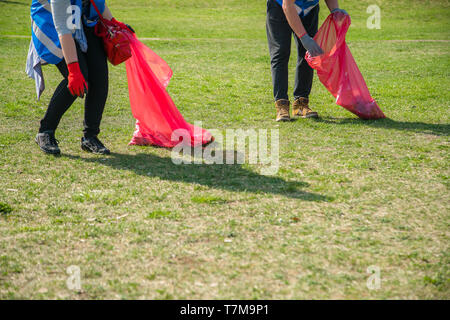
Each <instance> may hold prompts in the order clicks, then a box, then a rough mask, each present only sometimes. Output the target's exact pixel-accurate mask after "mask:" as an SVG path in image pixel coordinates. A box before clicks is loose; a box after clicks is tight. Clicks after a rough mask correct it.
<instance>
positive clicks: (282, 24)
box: [266, 0, 347, 121]
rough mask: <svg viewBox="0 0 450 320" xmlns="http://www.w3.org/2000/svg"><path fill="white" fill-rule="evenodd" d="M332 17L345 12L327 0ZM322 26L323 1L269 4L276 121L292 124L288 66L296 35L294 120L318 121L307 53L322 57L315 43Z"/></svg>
mask: <svg viewBox="0 0 450 320" xmlns="http://www.w3.org/2000/svg"><path fill="white" fill-rule="evenodd" d="M325 2H326V4H327V6H328V8H329V9H330V12H331V13H334V12H337V11H339V12H342V13H343V14H347V12H346V11H345V10H342V9H340V8H339V4H338V0H325ZM318 24H319V0H268V1H267V19H266V31H267V40H268V43H269V52H270V61H271V71H272V80H273V94H274V98H275V107H276V111H277V116H276V121H290V120H291V117H290V112H289V105H290V102H289V97H288V64H289V57H290V54H291V39H292V34H294V39H295V43H296V46H297V54H298V56H297V68H296V73H295V85H294V103H293V114H292V115H293V117H294V118H299V117H302V118H317V117H318V114H317V112H314V111H312V110H311V109H310V107H309V94H310V93H311V87H312V80H313V75H314V71H313V69H312V68H311V67H310V66H309V65H308V63H307V61H306V60H305V53H306V51H309V53H310V54H311V55H312V56H317V55H320V54H322V53H323V52H322V49H321V48H320V46H319V45H318V44H317V43H316V42H315V41H314V39H313V37H314V35H315V34H316V33H317V30H318Z"/></svg>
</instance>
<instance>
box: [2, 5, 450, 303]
mask: <svg viewBox="0 0 450 320" xmlns="http://www.w3.org/2000/svg"><path fill="white" fill-rule="evenodd" d="M29 2H30V1H25V0H15V1H0V10H1V11H2V18H0V48H1V50H0V72H1V77H0V121H1V124H0V205H1V206H0V211H1V214H0V299H14V298H16V299H17V298H34V299H36V298H50V299H104V298H112V299H127V298H150V299H183V298H199V299H203V298H222V299H278V298H286V299H293V298H352V299H375V298H381V299H397V298H413V299H416V298H427V299H429V298H438V299H448V298H450V294H449V292H450V280H449V279H450V271H449V268H448V266H449V264H450V250H449V233H448V230H449V223H450V220H449V200H450V199H449V167H448V164H449V133H450V130H449V115H450V114H449V112H448V110H449V101H450V93H449V90H448V88H449V87H450V80H449V79H450V78H449V70H450V50H449V49H450V48H449V40H450V37H449V36H450V32H449V30H450V28H449V27H450V10H449V9H450V4H449V1H437V0H436V1H426V2H424V1H404V0H403V1H394V2H393V1H349V0H347V1H341V3H342V7H343V8H345V9H346V10H347V11H348V12H349V13H350V14H351V16H352V23H353V24H352V27H351V28H350V31H349V34H348V44H349V47H350V49H351V51H352V53H353V55H354V57H355V59H356V61H357V63H358V65H359V67H360V69H361V71H362V73H363V75H364V77H365V79H366V82H367V84H368V86H369V88H370V90H371V93H372V95H373V96H374V98H375V99H376V100H377V102H378V104H379V105H380V106H381V108H382V109H383V111H384V112H385V114H386V115H387V116H388V119H385V120H379V121H362V120H359V119H357V118H356V117H355V116H353V115H352V114H350V113H349V112H347V111H346V110H344V109H343V108H341V107H338V106H336V105H335V104H334V102H333V99H332V97H331V96H330V94H329V93H328V92H327V91H326V90H325V89H324V87H323V86H322V85H321V84H320V83H319V81H318V80H317V79H315V83H314V87H313V92H312V96H311V101H312V105H313V106H314V109H315V110H317V111H318V112H319V113H320V115H321V118H320V119H319V120H317V121H306V120H299V121H294V122H291V123H286V124H277V123H275V122H274V121H273V118H274V107H273V102H272V96H271V78H270V70H269V57H268V50H267V43H266V39H265V26H264V23H265V2H264V1H260V0H258V1H257V0H249V1H235V0H228V1H178V0H176V1H175V0H170V1H169V0H164V1H163V0H153V1H143V0H136V1H131V2H127V3H126V4H125V2H123V1H118V0H110V1H109V2H108V3H109V4H110V7H111V10H112V11H113V13H114V14H115V16H116V17H117V18H118V19H119V20H122V21H125V22H128V23H130V24H131V25H132V26H133V27H134V28H135V29H136V31H137V33H138V36H140V37H146V38H160V40H152V41H144V42H145V43H146V44H147V45H148V46H150V47H151V48H152V49H153V50H154V51H156V52H157V53H158V54H159V55H161V56H162V57H163V58H164V59H165V60H166V61H167V62H168V63H169V64H170V66H171V67H172V68H173V70H174V78H173V80H172V82H171V84H170V85H169V88H168V90H169V92H170V94H171V96H172V97H173V99H174V101H175V103H176V105H177V106H178V108H179V109H180V111H181V112H182V113H183V115H184V116H185V118H186V120H188V121H189V122H194V121H198V120H201V121H203V126H204V127H205V128H216V129H219V130H222V131H223V132H225V130H226V129H228V128H236V129H237V128H243V129H248V128H254V129H258V128H269V129H270V128H278V129H279V130H280V142H281V143H280V170H279V172H278V174H277V175H275V176H262V175H260V170H259V169H260V168H259V166H254V165H248V164H244V165H232V166H230V165H206V164H201V165H175V164H173V163H172V162H171V158H170V155H171V154H170V150H166V149H161V148H152V147H130V146H127V143H128V142H129V140H130V139H131V136H132V133H133V130H134V120H133V118H132V115H131V112H130V108H129V101H128V90H127V82H126V75H125V68H124V66H123V65H121V66H119V67H110V95H109V98H108V102H107V105H106V110H105V114H104V117H103V119H104V120H103V122H102V133H101V139H102V140H104V142H105V144H106V145H107V146H108V147H110V149H111V150H112V151H113V154H112V155H111V156H108V157H107V156H95V155H90V154H86V153H84V152H83V151H81V149H80V147H79V139H80V136H81V128H82V115H83V106H82V103H81V101H78V102H76V103H75V104H74V105H73V107H72V108H71V109H70V110H69V111H68V112H67V114H66V115H65V117H64V118H63V120H62V122H61V125H60V128H59V130H58V132H57V138H58V139H59V140H60V146H61V148H62V152H63V154H62V156H61V157H58V158H55V157H49V156H46V155H44V154H42V152H41V151H40V150H39V149H38V148H37V146H36V145H35V143H34V142H33V139H34V136H35V134H36V131H37V128H38V125H39V120H40V118H41V117H42V116H43V114H44V112H45V110H46V106H47V104H48V102H49V100H50V97H51V94H52V92H53V90H54V88H55V87H56V86H57V84H58V82H59V81H60V76H59V75H58V73H57V71H56V68H54V67H52V66H46V67H44V73H45V78H46V84H47V89H46V91H45V93H44V95H43V96H42V98H41V101H36V98H35V89H34V83H33V81H32V80H30V79H27V76H26V74H25V73H24V67H25V59H26V54H27V50H28V45H29V39H27V38H22V37H18V36H21V35H26V36H28V35H29V29H30V26H29V17H28V14H29ZM373 3H377V4H379V5H380V7H381V10H382V11H381V12H382V21H381V24H382V29H381V30H368V29H366V27H365V25H366V19H367V17H368V14H367V13H366V8H367V6H368V5H369V4H373ZM326 11H327V10H326V8H325V5H324V4H323V1H322V10H321V21H323V19H324V18H325V17H326V15H327V12H326ZM11 35H12V36H13V37H11ZM417 39H428V40H445V41H431V42H428V41H427V42H423V41H401V40H417ZM386 40H399V41H386ZM294 52H295V50H293V59H292V61H291V70H292V73H291V74H292V75H293V69H294V67H295V54H294ZM292 80H293V79H291V81H292ZM70 265H77V266H79V267H80V268H81V273H82V287H83V290H82V292H81V293H76V292H72V291H70V290H68V289H67V287H66V279H67V277H68V275H67V274H66V269H67V267H69V266H70ZM371 265H375V266H378V267H380V269H381V280H382V284H381V289H379V290H373V291H371V290H368V289H367V287H366V281H367V278H368V277H369V274H367V273H366V270H367V267H369V266H371Z"/></svg>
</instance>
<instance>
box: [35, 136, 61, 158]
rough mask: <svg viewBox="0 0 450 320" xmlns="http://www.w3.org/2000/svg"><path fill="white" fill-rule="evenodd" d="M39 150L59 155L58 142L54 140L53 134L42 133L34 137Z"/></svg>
mask: <svg viewBox="0 0 450 320" xmlns="http://www.w3.org/2000/svg"><path fill="white" fill-rule="evenodd" d="M35 141H36V143H37V145H38V146H39V148H41V150H42V151H44V152H45V153H48V154H56V155H57V154H60V153H61V150H59V147H58V140H56V139H55V132H53V131H44V132H40V133H38V134H37V135H36V139H35Z"/></svg>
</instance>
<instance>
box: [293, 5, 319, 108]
mask: <svg viewBox="0 0 450 320" xmlns="http://www.w3.org/2000/svg"><path fill="white" fill-rule="evenodd" d="M302 23H303V26H304V27H305V29H306V32H307V33H308V34H309V35H310V36H311V37H314V36H315V35H316V33H317V30H318V26H319V5H317V6H316V7H315V8H314V9H312V10H311V12H309V14H308V15H307V16H306V17H303V18H302ZM295 43H296V45H297V54H298V55H297V68H296V72H295V86H294V99H298V98H300V97H302V98H306V99H307V98H308V97H309V94H310V93H311V87H312V83H313V76H314V70H313V69H312V68H311V67H310V66H309V64H308V62H307V61H306V59H305V54H306V49H305V48H304V47H303V45H302V43H301V41H300V39H299V38H298V37H297V36H296V35H295Z"/></svg>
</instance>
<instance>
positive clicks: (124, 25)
mask: <svg viewBox="0 0 450 320" xmlns="http://www.w3.org/2000/svg"><path fill="white" fill-rule="evenodd" d="M111 21H112V22H114V23H115V24H117V25H118V26H119V27H121V28H122V29H123V30H127V31H129V32H131V33H134V30H133V28H132V27H131V26H129V25H128V24H125V23H123V22H120V21H117V20H116V19H115V18H112V19H111Z"/></svg>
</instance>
